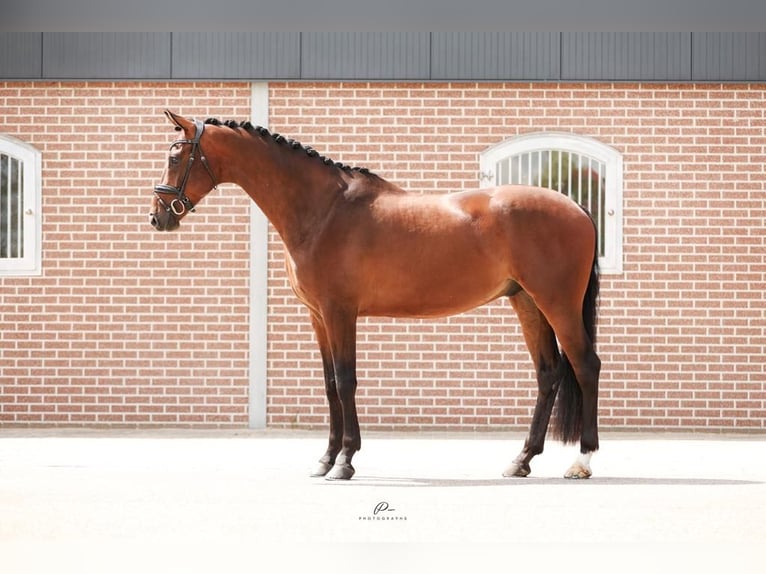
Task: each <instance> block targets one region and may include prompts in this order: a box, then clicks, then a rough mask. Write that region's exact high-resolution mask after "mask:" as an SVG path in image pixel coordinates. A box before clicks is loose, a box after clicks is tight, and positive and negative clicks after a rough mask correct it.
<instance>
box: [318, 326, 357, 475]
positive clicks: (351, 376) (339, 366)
mask: <svg viewBox="0 0 766 574" xmlns="http://www.w3.org/2000/svg"><path fill="white" fill-rule="evenodd" d="M325 316H326V319H325V327H326V329H327V338H328V340H329V342H330V349H331V351H332V360H333V367H334V370H335V387H336V389H337V396H338V399H339V401H340V406H341V411H342V421H343V439H342V442H341V449H340V453H339V454H338V456H337V457H336V459H335V465H334V466H333V467H332V469H330V471H329V472H328V473H327V475H326V478H327V479H328V480H348V479H350V478H351V477H352V476H354V472H356V471H355V470H354V467H353V466H352V465H351V459H352V458H353V457H354V454H356V452H357V451H358V450H359V449H361V448H362V437H361V434H360V432H359V419H358V418H357V414H356V384H357V381H356V315H355V314H353V313H341V312H335V313H330V314H326V315H325Z"/></svg>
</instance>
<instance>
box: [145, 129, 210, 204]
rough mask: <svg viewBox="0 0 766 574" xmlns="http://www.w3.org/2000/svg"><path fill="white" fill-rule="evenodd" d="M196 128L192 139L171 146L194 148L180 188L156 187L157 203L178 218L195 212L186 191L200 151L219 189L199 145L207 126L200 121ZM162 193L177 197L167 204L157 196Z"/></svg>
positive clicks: (179, 141)
mask: <svg viewBox="0 0 766 574" xmlns="http://www.w3.org/2000/svg"><path fill="white" fill-rule="evenodd" d="M194 127H195V132H194V137H193V138H192V139H182V140H177V141H174V142H173V143H172V144H171V145H170V149H171V150H172V149H173V148H174V147H175V146H177V145H185V144H189V145H191V146H192V149H191V153H190V154H189V162H188V163H187V164H186V171H185V172H184V176H183V178H182V179H181V184H180V185H179V187H174V186H172V185H167V184H165V183H160V184H157V185H155V186H154V196H155V197H156V198H157V201H158V202H159V203H160V205H161V206H162V207H163V209H165V211H167V212H169V213H173V214H174V215H176V216H181V215H183V214H184V213H186V212H187V211H194V204H193V203H192V201H191V199H189V198H188V197H186V193H185V190H186V184H187V183H188V181H189V174H190V173H191V170H192V166H193V165H194V158H195V156H196V155H197V151H199V159H200V161H201V162H202V165H203V166H205V169H206V170H207V173H208V175H210V179H211V180H212V182H213V189H214V190H216V189H218V184H217V183H216V180H215V176H214V175H213V171H212V170H211V169H210V165H208V163H207V158H206V157H205V154H204V153H202V147H201V146H200V143H199V140H200V138H201V137H202V133H203V132H204V131H205V124H204V123H203V122H201V121H199V120H194ZM160 193H163V194H168V195H174V196H175V197H174V198H173V199H172V200H171V201H170V203H166V202H165V200H164V199H162V197H160V196H159V195H157V194H160Z"/></svg>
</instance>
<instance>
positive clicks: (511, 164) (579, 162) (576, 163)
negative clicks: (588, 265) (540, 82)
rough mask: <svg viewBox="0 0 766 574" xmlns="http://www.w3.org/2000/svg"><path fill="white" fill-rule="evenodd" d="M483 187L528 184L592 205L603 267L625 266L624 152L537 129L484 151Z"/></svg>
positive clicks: (605, 269) (608, 269)
mask: <svg viewBox="0 0 766 574" xmlns="http://www.w3.org/2000/svg"><path fill="white" fill-rule="evenodd" d="M480 161H481V181H482V186H483V187H488V186H494V185H505V184H523V185H536V186H540V187H547V188H549V189H553V190H556V191H559V192H561V193H564V194H566V195H568V196H569V197H571V198H572V199H574V200H575V201H576V202H577V203H579V204H580V205H582V206H584V207H587V208H588V210H590V212H591V214H592V215H593V220H594V221H595V222H596V227H597V228H598V251H599V266H600V268H601V271H602V272H604V273H620V272H621V271H622V156H621V155H620V154H619V152H617V151H616V150H614V149H612V148H611V147H609V146H607V145H604V144H602V143H600V142H598V141H596V140H594V139H592V138H586V137H581V136H575V135H572V134H562V133H537V134H528V135H523V136H519V137H515V138H512V139H510V140H507V141H505V142H502V143H500V144H498V145H496V146H494V147H491V148H490V149H488V150H487V151H485V152H484V153H483V154H482V155H481V160H480Z"/></svg>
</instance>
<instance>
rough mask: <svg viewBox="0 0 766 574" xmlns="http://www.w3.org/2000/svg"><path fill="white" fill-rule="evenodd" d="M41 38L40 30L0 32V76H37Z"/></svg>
mask: <svg viewBox="0 0 766 574" xmlns="http://www.w3.org/2000/svg"><path fill="white" fill-rule="evenodd" d="M42 38H43V35H42V33H41V32H0V78H8V79H24V78H39V77H40V76H41V75H42V69H43V66H42V58H43V56H42Z"/></svg>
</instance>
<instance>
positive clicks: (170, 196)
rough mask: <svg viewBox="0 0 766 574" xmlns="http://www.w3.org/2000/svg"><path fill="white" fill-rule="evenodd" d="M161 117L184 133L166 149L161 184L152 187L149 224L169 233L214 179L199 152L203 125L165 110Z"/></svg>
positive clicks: (209, 187)
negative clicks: (167, 150) (168, 150)
mask: <svg viewBox="0 0 766 574" xmlns="http://www.w3.org/2000/svg"><path fill="white" fill-rule="evenodd" d="M165 116H166V117H167V118H168V119H169V120H170V121H171V123H173V124H174V125H175V126H176V130H178V131H182V132H183V133H184V137H183V139H179V140H176V141H175V142H173V143H172V144H171V146H170V153H169V154H168V163H167V166H166V167H165V170H164V171H163V173H162V183H159V184H157V185H156V186H154V197H153V198H152V211H151V213H150V214H149V221H150V222H151V224H152V225H153V226H154V228H155V229H158V230H160V231H172V230H174V229H177V228H178V225H179V222H180V221H181V219H183V217H184V216H185V215H186V214H187V213H189V212H190V211H194V206H195V205H196V204H197V203H199V201H200V200H201V199H202V198H203V197H205V195H207V193H208V192H210V190H211V189H215V187H216V178H215V176H214V175H213V171H212V170H211V169H210V165H209V164H208V162H207V158H206V157H205V154H204V153H203V152H202V147H201V139H202V134H203V133H204V131H205V124H204V123H203V122H201V121H199V120H187V119H186V118H183V117H181V116H178V115H176V114H174V113H172V112H170V111H168V110H165Z"/></svg>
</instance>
